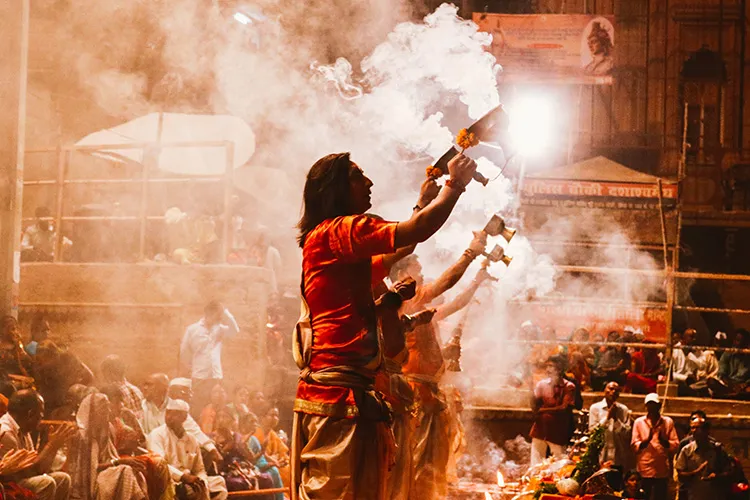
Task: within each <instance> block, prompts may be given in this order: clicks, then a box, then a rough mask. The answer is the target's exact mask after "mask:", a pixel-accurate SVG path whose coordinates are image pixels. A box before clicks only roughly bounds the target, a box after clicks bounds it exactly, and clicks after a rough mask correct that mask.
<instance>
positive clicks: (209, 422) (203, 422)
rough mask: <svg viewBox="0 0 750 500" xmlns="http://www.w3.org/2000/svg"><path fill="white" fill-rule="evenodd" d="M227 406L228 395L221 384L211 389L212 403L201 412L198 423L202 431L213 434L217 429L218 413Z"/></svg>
mask: <svg viewBox="0 0 750 500" xmlns="http://www.w3.org/2000/svg"><path fill="white" fill-rule="evenodd" d="M226 404H227V393H226V391H225V390H224V388H223V387H222V386H221V384H216V385H215V386H214V387H213V388H212V389H211V403H210V404H208V405H207V406H206V407H205V408H203V410H201V415H200V418H199V419H198V422H199V424H200V427H201V430H202V431H203V432H205V433H206V434H211V433H212V432H213V431H214V428H216V412H218V411H219V410H221V409H222V408H224V406H226Z"/></svg>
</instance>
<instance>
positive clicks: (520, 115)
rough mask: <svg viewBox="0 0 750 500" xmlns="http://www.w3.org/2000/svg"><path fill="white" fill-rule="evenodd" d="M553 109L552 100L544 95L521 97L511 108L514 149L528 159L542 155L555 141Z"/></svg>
mask: <svg viewBox="0 0 750 500" xmlns="http://www.w3.org/2000/svg"><path fill="white" fill-rule="evenodd" d="M553 109H554V107H553V105H552V102H551V100H550V99H549V98H548V97H546V96H544V95H535V96H521V97H519V98H518V99H517V100H516V101H515V102H514V103H513V104H512V106H509V107H508V114H509V115H510V124H509V126H508V133H509V135H510V140H511V144H512V147H513V148H514V149H516V150H517V151H519V152H520V153H521V154H523V155H525V156H528V157H532V156H533V157H537V156H540V155H542V154H543V153H544V152H545V151H546V150H547V149H548V148H549V146H550V144H551V142H552V140H553V137H552V134H553V132H554V130H553V129H554V121H555V117H554V113H553Z"/></svg>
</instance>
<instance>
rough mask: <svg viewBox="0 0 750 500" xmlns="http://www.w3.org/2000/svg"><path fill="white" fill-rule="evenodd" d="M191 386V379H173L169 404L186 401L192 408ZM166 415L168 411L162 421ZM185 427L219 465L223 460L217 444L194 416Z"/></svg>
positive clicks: (189, 418) (170, 383) (162, 415)
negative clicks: (176, 400)
mask: <svg viewBox="0 0 750 500" xmlns="http://www.w3.org/2000/svg"><path fill="white" fill-rule="evenodd" d="M191 384H192V383H191V381H190V379H189V378H175V379H172V380H171V381H170V382H169V392H168V393H167V396H168V398H169V399H168V400H167V402H169V400H170V399H178V400H180V401H185V402H186V403H187V404H188V406H190V401H191V399H192V397H193V393H192V389H191ZM165 409H166V406H165ZM165 415H166V411H165V412H164V413H162V414H161V419H162V421H163V419H164V416H165ZM183 426H184V427H185V430H186V431H187V433H188V434H190V435H191V436H193V437H194V438H195V439H196V441H198V444H200V445H201V448H202V449H203V450H205V451H206V453H208V454H209V456H210V458H211V460H213V461H214V462H215V463H219V462H221V461H222V460H223V458H222V456H221V453H219V451H218V450H217V449H216V444H215V443H214V442H213V441H212V440H211V438H210V437H208V436H207V435H206V434H205V433H204V432H203V431H202V430H201V428H200V426H199V425H198V422H196V421H195V419H194V418H193V417H192V416H190V415H188V418H187V420H185V422H184V423H183Z"/></svg>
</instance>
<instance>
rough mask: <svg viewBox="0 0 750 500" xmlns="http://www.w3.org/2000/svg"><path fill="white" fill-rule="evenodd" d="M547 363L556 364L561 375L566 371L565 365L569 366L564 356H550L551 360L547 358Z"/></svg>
mask: <svg viewBox="0 0 750 500" xmlns="http://www.w3.org/2000/svg"><path fill="white" fill-rule="evenodd" d="M547 363H552V364H554V365H555V366H556V367H557V369H558V370H559V371H560V373H562V372H563V371H565V365H566V364H567V363H566V361H565V358H563V357H562V356H550V357H549V358H547Z"/></svg>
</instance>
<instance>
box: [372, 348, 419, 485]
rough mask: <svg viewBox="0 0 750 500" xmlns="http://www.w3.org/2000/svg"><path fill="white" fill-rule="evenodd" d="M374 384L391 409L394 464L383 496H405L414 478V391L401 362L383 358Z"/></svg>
mask: <svg viewBox="0 0 750 500" xmlns="http://www.w3.org/2000/svg"><path fill="white" fill-rule="evenodd" d="M376 387H378V388H379V389H380V390H381V391H382V392H383V394H384V395H385V398H386V401H388V403H390V404H391V406H392V409H393V423H392V425H391V428H392V429H393V437H394V440H395V443H396V450H395V452H394V453H395V456H394V465H393V467H392V468H391V470H390V471H389V472H388V479H387V485H386V498H387V499H388V500H408V498H409V492H410V490H411V486H412V483H413V481H414V467H413V463H412V448H413V447H412V432H413V427H414V417H413V415H412V410H413V406H414V393H413V392H412V389H411V387H410V386H409V382H408V380H407V379H406V377H405V376H404V375H403V374H402V373H401V364H400V363H399V362H397V361H394V360H391V359H386V370H385V371H384V372H382V373H381V374H380V375H379V376H378V379H377V384H376Z"/></svg>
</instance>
